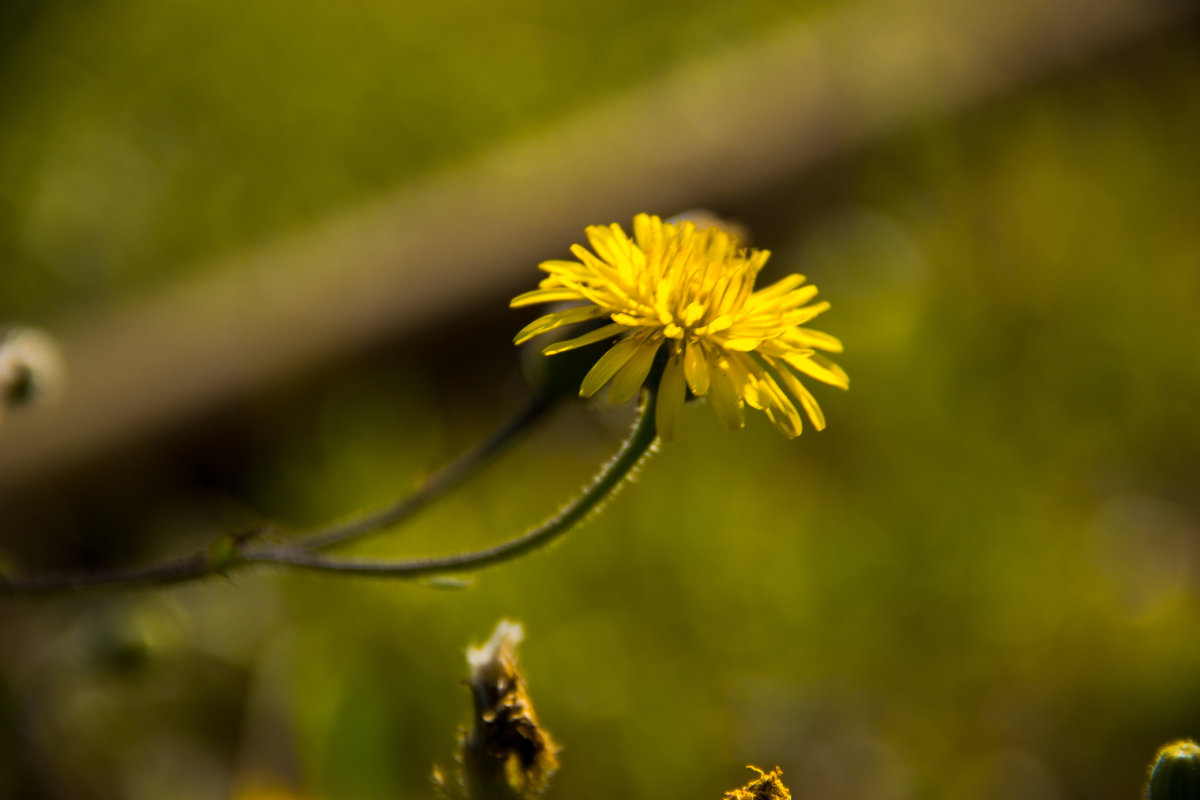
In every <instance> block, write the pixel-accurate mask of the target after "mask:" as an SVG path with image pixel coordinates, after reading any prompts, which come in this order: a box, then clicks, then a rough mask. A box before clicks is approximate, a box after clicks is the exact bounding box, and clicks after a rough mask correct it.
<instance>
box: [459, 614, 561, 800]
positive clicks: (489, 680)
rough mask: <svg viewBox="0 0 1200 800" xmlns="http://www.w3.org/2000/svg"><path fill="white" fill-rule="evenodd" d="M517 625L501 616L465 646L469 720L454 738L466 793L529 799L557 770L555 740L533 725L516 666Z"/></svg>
mask: <svg viewBox="0 0 1200 800" xmlns="http://www.w3.org/2000/svg"><path fill="white" fill-rule="evenodd" d="M523 637H524V630H523V629H522V628H521V626H520V625H519V624H517V623H514V622H509V621H508V620H501V621H500V623H499V624H498V625H497V626H496V631H495V632H494V633H493V634H492V638H491V639H489V640H488V642H487V644H485V645H484V646H483V647H479V648H470V649H469V650H467V663H468V664H470V666H471V677H470V678H469V679H468V680H467V686H468V687H469V688H470V690H471V699H472V701H473V703H474V709H475V713H474V724H473V726H472V729H471V730H470V731H469V732H467V733H465V734H464V735H463V737H462V740H461V742H460V748H459V760H460V763H461V766H462V781H463V786H464V789H465V790H466V794H467V797H470V798H485V797H486V798H522V800H527V799H528V798H534V797H537V796H538V795H540V794H541V793H542V792H544V791H545V789H546V787H547V786H548V785H549V783H550V778H551V777H552V776H553V775H554V772H555V770H557V769H558V758H557V754H558V750H559V748H558V745H557V744H555V743H554V741H553V740H552V739H551V738H550V735H549V734H548V733H547V732H546V731H545V729H543V728H542V727H541V726H540V725H538V721H537V717H536V716H535V715H534V712H533V704H532V702H531V701H530V699H529V695H528V694H527V693H526V690H525V679H524V678H523V677H522V676H521V673H520V672H519V671H518V669H517V654H516V649H517V645H518V644H520V642H521V639H522V638H523Z"/></svg>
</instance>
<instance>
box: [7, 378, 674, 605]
mask: <svg viewBox="0 0 1200 800" xmlns="http://www.w3.org/2000/svg"><path fill="white" fill-rule="evenodd" d="M654 406H655V395H654V392H653V391H648V392H647V393H646V398H645V400H644V401H643V403H642V408H641V410H640V412H639V416H638V420H637V423H636V424H635V426H634V429H633V431H632V433H631V434H630V436H629V438H628V439H627V440H626V441H625V444H624V445H623V446H622V447H621V450H620V451H619V452H618V453H617V455H616V456H615V457H614V458H613V460H612V461H611V462H610V463H609V464H608V465H607V466H606V467H605V468H604V469H603V470H601V472H600V474H599V475H597V476H596V478H595V479H594V480H593V481H592V483H591V484H590V485H589V486H588V487H587V488H586V489H585V490H584V492H583V494H581V495H580V496H579V497H578V498H577V499H576V500H574V501H573V502H572V503H570V504H569V505H567V506H566V507H565V508H564V509H563V510H562V511H560V512H559V513H558V514H556V515H555V516H554V517H552V518H551V519H549V520H547V521H546V522H545V523H543V524H542V525H541V526H539V527H537V528H535V529H533V530H532V531H529V532H528V533H526V534H524V535H522V536H519V537H517V538H515V539H511V540H509V541H507V542H503V543H501V544H498V545H494V546H492V547H487V548H484V549H482V550H476V551H471V552H467V553H457V554H454V555H450V556H442V557H438V558H418V559H408V560H403V561H367V560H359V559H332V558H328V557H326V556H321V555H318V554H316V553H314V552H313V550H314V549H316V548H317V547H328V546H331V545H333V544H336V543H339V542H344V541H347V540H348V539H350V538H353V537H356V536H360V535H363V534H365V533H369V532H371V531H374V530H379V529H380V528H383V527H386V526H388V525H392V524H395V523H396V522H398V521H400V520H401V519H404V518H407V517H409V516H411V515H412V514H413V513H415V512H416V511H417V510H419V509H420V508H422V507H423V506H424V505H425V504H426V503H428V502H430V501H432V500H433V499H435V498H436V497H438V496H439V495H440V494H442V493H443V492H445V491H446V490H447V489H449V488H450V487H451V486H453V485H455V484H457V483H458V482H461V481H462V480H464V479H465V478H467V477H468V476H469V475H471V474H473V473H474V472H475V471H476V470H477V469H479V467H480V466H482V464H483V463H484V462H485V461H486V460H488V459H490V458H492V457H493V456H494V455H495V454H496V453H497V452H499V450H500V449H502V447H503V446H505V445H506V444H508V443H510V442H512V441H513V440H514V439H515V438H516V435H517V434H518V433H520V432H521V431H523V430H525V429H526V428H527V427H528V426H529V425H530V424H531V423H532V422H533V421H534V420H535V419H537V418H539V417H540V416H541V415H542V414H543V413H544V412H545V410H546V409H547V408H548V407H549V401H547V400H545V399H541V400H539V399H535V400H534V401H533V402H531V403H530V404H529V405H528V406H526V407H525V408H524V409H523V410H522V412H521V413H520V414H518V415H517V417H515V418H514V419H513V420H512V421H511V422H510V423H509V424H508V425H506V426H505V427H504V428H502V429H501V430H500V431H498V432H497V433H496V434H495V435H494V436H493V437H492V438H490V439H488V440H487V441H485V442H483V443H481V444H480V445H479V446H478V447H476V448H474V449H473V450H471V451H469V452H468V453H467V454H465V455H464V456H463V457H461V458H460V459H458V460H457V461H456V462H455V463H453V464H451V465H449V466H448V467H446V468H444V469H442V470H440V471H439V472H438V473H436V474H435V475H434V477H433V478H432V479H431V480H430V481H429V482H428V483H426V484H425V486H424V487H422V489H420V490H418V491H417V493H415V494H414V495H412V496H410V497H406V498H404V499H402V500H400V501H399V502H397V503H395V504H393V505H391V506H388V507H386V508H384V509H380V510H379V511H376V512H372V513H370V514H367V515H365V516H364V517H361V518H359V519H357V520H352V521H351V522H348V523H341V524H338V525H335V526H334V527H332V528H330V529H327V530H324V531H319V532H317V533H315V534H312V535H310V536H309V537H306V538H305V539H304V541H303V542H301V543H296V544H290V545H288V546H285V547H262V546H261V545H258V544H256V542H257V541H259V540H260V536H259V534H261V533H263V532H264V531H266V530H267V529H268V528H267V527H266V526H263V527H260V528H256V529H254V530H252V531H250V532H248V533H245V534H240V535H236V536H231V535H224V536H221V537H218V539H217V540H216V541H215V542H214V543H213V544H212V545H210V546H209V547H208V548H207V549H205V550H198V551H196V552H194V553H192V554H190V555H187V556H183V557H181V558H176V559H172V560H169V561H163V562H160V563H158V564H151V565H149V566H145V567H134V568H125V569H117V570H110V571H107V572H76V573H65V574H58V575H41V576H38V575H35V576H30V577H22V576H4V575H0V596H4V595H32V594H48V593H54V592H64V591H71V590H81V589H99V588H137V587H145V586H166V585H170V584H175V583H183V582H187V581H192V580H198V579H200V578H204V577H207V576H209V575H215V574H227V573H228V572H230V571H232V570H234V569H237V568H240V567H243V566H246V565H249V564H274V565H278V566H283V567H294V568H298V569H311V570H320V571H325V572H335V573H339V574H343V575H363V576H374V577H395V578H417V577H425V576H429V575H437V574H447V573H452V572H465V571H469V570H476V569H481V568H483V567H487V566H491V565H494V564H499V563H502V562H505V561H510V560H512V559H514V558H518V557H520V556H522V555H524V554H525V553H529V552H532V551H533V550H537V549H539V548H541V547H544V546H545V545H547V544H549V543H550V542H552V541H554V540H555V539H557V538H558V537H560V536H562V535H563V534H564V533H566V532H567V531H568V530H570V529H571V528H573V527H574V526H575V525H576V524H578V523H579V522H581V521H582V520H583V519H584V518H586V517H587V515H588V514H590V513H591V512H592V511H594V510H595V509H596V508H597V507H598V506H599V505H600V504H601V503H602V502H603V501H604V500H606V499H607V498H609V497H611V496H612V495H613V494H614V493H615V492H616V490H617V489H618V488H619V487H620V485H621V484H622V482H623V481H624V480H625V479H626V478H627V477H629V475H630V473H631V472H632V471H633V470H634V468H635V467H636V466H637V465H638V463H639V462H640V461H641V459H642V457H643V456H645V455H646V453H647V452H649V451H650V449H651V447H652V445H653V444H654V441H655V439H656V432H655V427H654ZM310 547H311V548H312V549H309V548H310Z"/></svg>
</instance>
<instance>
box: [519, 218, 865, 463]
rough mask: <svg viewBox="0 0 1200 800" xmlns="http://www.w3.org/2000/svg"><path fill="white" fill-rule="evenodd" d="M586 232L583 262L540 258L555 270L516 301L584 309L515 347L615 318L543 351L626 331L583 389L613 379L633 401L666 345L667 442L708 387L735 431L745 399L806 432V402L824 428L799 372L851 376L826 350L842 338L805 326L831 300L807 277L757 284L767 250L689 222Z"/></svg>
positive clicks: (661, 381) (838, 378)
mask: <svg viewBox="0 0 1200 800" xmlns="http://www.w3.org/2000/svg"><path fill="white" fill-rule="evenodd" d="M586 233H587V238H588V241H589V242H590V243H591V246H592V251H595V252H592V251H589V250H588V249H587V248H585V247H583V246H582V245H578V244H577V245H573V246H572V247H571V252H572V253H573V254H574V255H575V257H576V258H577V259H578V261H546V262H543V263H542V264H541V265H540V267H539V268H540V269H541V270H543V271H544V272H546V273H548V276H547V277H546V278H543V279H542V281H541V283H540V284H539V285H538V288H537V289H535V290H533V291H531V292H526V293H524V294H522V295H519V296H517V297H515V298H514V299H513V300H512V302H511V303H510V305H511V306H512V307H513V308H517V307H521V306H528V305H535V304H538V303H551V302H562V301H567V302H577V303H580V305H577V306H574V307H571V308H568V309H566V310H563V311H555V312H553V313H551V314H547V315H546V316H544V317H540V318H539V319H537V320H535V321H534V322H532V323H530V324H529V325H527V326H526V327H525V328H524V329H523V330H521V332H520V333H518V334H517V335H516V337H515V339H514V341H515V343H516V344H521V343H523V342H525V341H527V340H529V339H532V338H533V337H535V336H538V335H540V334H543V333H547V332H549V331H552V330H555V329H557V328H560V327H562V326H564V325H571V324H574V323H578V322H584V321H587V320H599V319H602V318H605V317H607V318H608V320H609V321H608V323H607V324H604V325H601V326H600V327H599V328H596V329H594V330H591V331H589V332H587V333H585V334H583V335H582V336H577V337H575V338H572V339H567V340H565V341H559V342H555V343H554V344H551V345H550V346H548V347H546V348H545V349H544V350H543V351H542V352H543V353H545V354H546V355H547V356H550V355H554V354H555V353H562V352H565V351H567V350H572V349H574V348H577V347H583V346H585V345H589V344H592V343H594V342H599V341H603V340H605V339H611V338H613V337H620V338H619V339H618V341H617V342H616V343H615V344H614V345H613V346H612V347H611V348H610V349H609V350H608V351H607V352H606V353H605V354H604V355H603V356H601V357H600V359H599V360H598V361H597V362H596V364H595V365H594V366H593V367H592V368H591V370H590V371H589V372H588V373H587V375H586V376H585V377H584V379H583V384H582V385H581V386H580V389H579V394H580V395H581V396H583V397H591V396H592V395H594V394H595V393H596V392H598V391H599V390H600V389H601V388H602V387H604V386H605V385H606V384H608V385H609V399H610V400H611V401H612V402H614V403H623V402H625V401H626V400H628V399H630V398H631V397H633V396H634V395H635V394H636V393H637V391H638V389H639V388H640V387H641V386H642V385H643V384H644V383H645V382H646V380H647V379H648V378H650V377H651V369H652V367H654V366H655V361H656V357H657V356H658V355H659V353H660V352H665V354H666V355H665V359H664V360H663V361H660V363H661V364H662V367H661V369H662V371H661V377H659V378H658V384H657V392H658V406H657V411H656V420H655V421H656V424H657V427H658V432H659V434H660V435H661V436H663V438H667V439H669V438H671V437H672V435H673V434H674V431H675V427H676V422H677V419H678V416H679V411H680V409H681V408H682V407H683V402H684V400H685V399H686V395H687V390H689V389H690V390H691V392H692V394H694V395H696V396H697V397H702V396H705V395H707V396H708V397H709V399H710V401H711V403H712V406H713V408H714V409H715V410H716V412H717V416H718V417H720V419H721V421H722V422H723V423H724V424H725V425H726V427H728V428H730V429H738V428H741V427H742V425H743V424H744V406H746V405H748V406H750V407H751V408H756V409H759V410H761V411H763V412H765V413H766V415H767V417H768V418H769V419H770V420H771V422H773V423H774V424H775V426H776V427H778V428H779V430H780V431H782V432H783V434H784V435H785V436H787V437H789V438H791V437H794V436H798V435H799V434H800V431H801V429H802V423H801V421H800V413H799V412H798V411H797V409H796V404H797V403H798V404H799V405H800V406H801V407H802V408H803V409H804V411H805V413H806V414H807V415H808V418H809V419H810V420H811V421H812V424H813V426H814V427H815V428H816V429H817V430H821V429H822V428H824V427H825V417H824V415H823V414H822V413H821V408H820V406H818V405H817V401H816V399H814V398H813V396H812V394H811V393H810V392H809V391H808V389H807V388H805V386H804V385H803V384H802V383H801V382H800V379H799V376H798V375H807V376H808V377H810V378H815V379H817V380H819V381H822V382H824V383H828V384H830V385H833V386H837V387H840V388H842V389H845V388H848V387H849V385H850V381H849V378H848V377H847V376H846V373H845V372H844V371H843V370H842V368H841V367H839V366H838V365H837V364H834V363H833V362H832V361H830V360H829V359H827V358H826V357H825V356H823V355H821V354H820V353H818V352H817V351H818V350H823V351H826V352H832V353H840V352H841V351H842V343H841V342H839V341H838V340H837V339H836V338H834V337H833V336H830V335H829V334H827V333H822V332H820V331H816V330H812V329H811V328H805V327H802V326H803V325H804V324H805V323H806V322H808V321H809V320H811V319H812V318H813V317H815V316H817V315H818V314H820V313H821V312H822V311H825V310H826V309H827V308H829V304H828V303H825V302H820V303H812V302H811V301H812V299H813V297H815V296H816V294H817V289H816V287H815V286H812V285H806V284H805V283H804V280H805V279H804V276H803V275H789V276H787V277H786V278H783V279H782V280H779V281H777V282H776V283H774V284H772V285H770V286H768V287H766V288H763V289H759V290H757V291H755V289H754V281H755V278H756V277H757V276H758V273H759V271H760V270H761V269H762V267H763V265H764V264H766V262H767V258H768V257H769V256H770V253H769V252H768V251H766V250H754V249H747V248H743V247H741V246H740V242H739V241H738V240H737V239H736V238H735V237H734V236H733V235H732V234H731V233H729V232H728V231H726V230H723V229H720V228H717V227H706V228H698V227H696V225H695V224H694V223H692V222H686V221H685V222H663V221H662V220H661V219H659V218H658V217H656V216H650V215H648V214H639V215H637V216H636V217H634V220H633V238H632V239H630V238H629V236H627V235H626V233H625V231H624V230H622V229H621V226H619V225H617V224H615V223H614V224H612V225H609V226H607V227H604V226H598V225H595V226H591V227H589V228H587V229H586ZM664 362H665V363H664ZM656 373H657V370H656Z"/></svg>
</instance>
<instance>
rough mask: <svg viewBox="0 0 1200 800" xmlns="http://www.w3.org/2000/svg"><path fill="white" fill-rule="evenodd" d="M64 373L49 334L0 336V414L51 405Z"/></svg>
mask: <svg viewBox="0 0 1200 800" xmlns="http://www.w3.org/2000/svg"><path fill="white" fill-rule="evenodd" d="M63 372H64V370H63V360H62V354H61V353H60V352H59V349H58V345H57V344H56V343H55V342H54V340H53V339H52V338H50V336H49V334H46V333H44V332H42V331H39V330H36V329H34V328H11V329H9V330H8V331H6V332H5V333H4V334H3V335H2V336H0V412H2V411H3V410H7V409H15V408H21V407H24V406H29V405H33V404H36V403H44V402H49V401H53V400H54V399H56V398H57V397H58V395H59V393H60V392H61V391H62V384H63Z"/></svg>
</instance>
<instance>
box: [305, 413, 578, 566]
mask: <svg viewBox="0 0 1200 800" xmlns="http://www.w3.org/2000/svg"><path fill="white" fill-rule="evenodd" d="M553 405H554V402H553V398H552V397H551V396H550V395H549V394H548V393H547V392H539V393H538V394H537V395H536V396H535V397H534V398H533V399H532V400H530V401H529V402H528V403H526V404H525V406H524V408H522V409H521V410H520V411H518V412H517V414H516V416H514V417H513V418H512V419H511V420H509V421H508V423H507V424H506V425H505V426H504V427H503V428H501V429H500V430H498V431H496V432H495V433H493V434H492V435H491V436H490V437H489V438H487V439H486V440H484V441H482V442H480V443H479V444H477V445H476V446H475V447H473V448H472V449H471V450H469V451H468V452H466V453H464V454H463V455H461V456H459V457H458V458H457V459H455V460H454V461H452V462H451V463H449V464H447V465H446V466H444V467H442V468H441V469H440V470H438V471H437V472H435V473H433V475H430V476H429V478H427V479H426V480H425V482H424V483H422V484H421V486H420V487H419V488H418V489H416V490H415V491H414V492H412V494H409V495H406V496H405V497H402V498H400V499H399V500H397V501H396V502H394V503H392V504H391V505H388V506H384V507H383V508H380V509H376V510H375V511H371V512H368V513H366V514H363V515H362V516H359V517H355V518H353V519H348V520H345V521H342V522H335V523H333V524H332V525H329V526H327V527H325V528H321V529H320V530H317V531H313V532H312V533H310V534H308V535H306V536H304V537H303V538H301V539H300V540H299V541H297V542H296V543H295V544H294V545H293V547H294V548H295V549H298V550H309V551H312V550H323V549H325V548H327V547H333V546H334V545H337V544H341V543H343V542H346V541H349V540H351V539H358V538H361V537H362V536H363V535H364V534H367V533H372V532H375V531H380V530H383V529H384V528H390V527H392V526H393V525H396V524H398V523H400V522H402V521H404V520H405V519H407V518H409V517H411V516H413V515H414V514H416V513H417V512H418V511H420V510H421V509H422V508H424V507H425V506H427V505H429V503H431V502H432V501H434V500H436V499H437V498H438V497H441V496H442V495H443V494H445V493H446V491H447V490H449V489H452V488H454V487H455V486H457V485H458V484H460V483H462V482H463V481H465V480H466V479H467V478H469V477H471V476H472V475H474V474H475V473H476V472H478V471H479V470H480V469H481V468H483V466H484V465H486V464H488V463H489V462H490V461H491V460H492V459H493V458H494V457H495V456H496V455H497V454H498V453H500V452H501V451H502V450H503V449H504V447H506V446H507V445H508V444H510V443H512V442H513V441H515V440H516V439H517V437H518V436H520V435H521V434H522V433H524V432H525V431H526V430H527V429H528V428H529V427H530V426H532V425H533V423H534V422H536V421H537V420H539V419H541V417H542V415H543V414H545V413H546V412H547V411H549V410H550V408H551V407H553Z"/></svg>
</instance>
